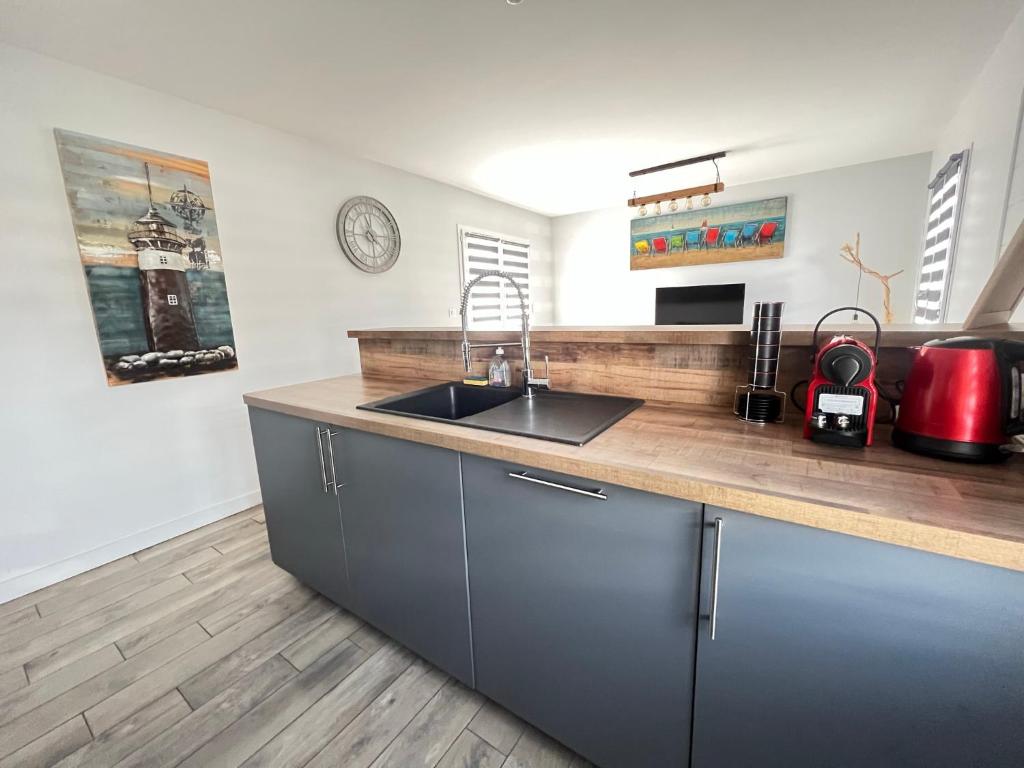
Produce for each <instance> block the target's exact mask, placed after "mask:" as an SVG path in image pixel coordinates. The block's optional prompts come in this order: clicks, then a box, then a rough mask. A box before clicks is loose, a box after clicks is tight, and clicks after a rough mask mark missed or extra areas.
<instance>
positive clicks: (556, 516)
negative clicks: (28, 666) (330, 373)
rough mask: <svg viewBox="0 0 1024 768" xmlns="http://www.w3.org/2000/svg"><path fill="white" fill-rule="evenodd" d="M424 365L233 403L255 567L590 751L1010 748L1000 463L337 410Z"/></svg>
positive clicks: (943, 753)
mask: <svg viewBox="0 0 1024 768" xmlns="http://www.w3.org/2000/svg"><path fill="white" fill-rule="evenodd" d="M445 343H448V342H445ZM407 349H413V347H409V348H407ZM456 352H457V350H456ZM419 353H422V349H420V350H419ZM627 356H628V355H627ZM438 359H439V361H441V362H439V365H442V364H443V365H447V364H448V362H449V361H447V358H446V357H445V356H444V355H440V356H439V357H438ZM364 360H365V357H364ZM585 364H586V365H592V362H588V363H585ZM427 383H430V382H429V381H424V380H423V379H422V378H420V379H398V378H383V377H374V376H366V375H353V376H343V377H339V378H334V379H326V380H323V381H315V382H309V383H305V384H296V385H291V386H285V387H280V388H277V389H272V390H266V391H263V392H255V393H250V394H248V395H246V396H245V401H246V403H247V404H248V406H249V409H250V419H251V422H252V427H253V439H254V444H255V448H256V457H257V464H258V467H259V471H260V479H261V485H262V489H263V496H264V506H265V509H266V519H267V529H268V534H269V538H270V546H271V552H272V555H273V558H274V561H275V562H276V563H277V564H278V565H280V566H281V567H283V568H285V569H286V570H289V571H290V572H291V573H293V574H295V575H296V576H298V577H299V578H300V579H302V580H303V581H305V582H306V583H308V584H310V585H311V586H313V587H315V588H316V589H318V590H319V591H321V592H322V593H323V594H326V595H328V596H329V597H331V599H333V600H335V601H336V602H338V603H339V604H340V605H342V606H344V607H346V608H348V609H349V610H351V611H353V612H354V613H356V614H358V615H360V616H361V617H362V618H364V619H365V620H367V621H368V622H370V623H371V624H373V625H374V626H377V627H378V628H379V629H381V630H382V631H384V632H385V633H386V634H388V635H390V636H391V637H393V638H395V639H396V640H398V641H399V642H401V643H402V644H404V645H406V646H407V647H408V648H410V649H411V650H413V651H414V652H416V653H417V654H419V655H420V656H422V657H423V658H425V659H426V660H427V661H429V662H430V663H432V664H433V665H435V666H437V667H439V668H440V669H442V670H443V671H445V672H447V673H448V674H450V675H452V676H453V677H455V678H457V679H458V680H460V681H461V682H463V683H464V684H466V685H468V686H470V687H472V688H475V689H476V690H478V691H480V692H482V693H484V694H485V695H487V696H489V697H490V698H492V699H494V700H495V701H497V702H498V703H499V704H501V705H503V706H504V707H506V708H508V709H509V710H511V711H512V712H514V713H515V714H517V715H519V716H520V717H522V718H523V719H525V720H527V721H528V722H530V723H532V724H533V725H535V726H537V727H538V728H540V729H541V730H543V731H545V732H547V733H548V734H550V735H551V736H553V737H555V738H556V739H558V740H559V741H561V742H563V743H564V744H566V745H568V746H569V747H571V748H573V749H574V750H576V751H577V752H579V753H580V754H582V755H584V756H586V757H587V758H588V759H590V760H591V761H593V762H594V763H595V764H596V765H598V766H604V768H619V767H620V766H621V767H622V768H627V767H628V768H642V767H645V766H650V767H651V768H663V767H664V766H686V765H690V766H693V768H727V767H729V768H731V766H736V765H758V766H779V767H780V768H781V767H782V766H786V767H787V768H790V767H791V766H801V765H807V766H818V765H825V764H838V765H844V766H865V767H866V766H877V765H888V764H895V765H901V766H921V767H922V768H924V766H928V768H936V766H949V768H953V766H962V765H979V766H1003V765H1015V764H1020V763H1021V758H1022V757H1024V732H1022V731H1021V729H1020V728H1019V723H1020V722H1021V720H1022V718H1024V648H1022V646H1021V644H1020V637H1021V636H1024V487H1022V486H1024V484H1022V483H1021V480H1022V479H1024V470H1022V464H1024V462H1020V461H1019V460H1018V459H1017V458H1016V457H1015V458H1014V459H1011V461H1010V462H1008V463H1006V464H1003V465H998V466H971V465H962V464H951V463H947V462H942V461H939V460H936V459H929V458H925V457H921V456H916V455H913V454H909V453H904V452H902V451H899V450H898V449H896V448H894V447H893V446H892V445H890V444H889V442H888V428H887V427H882V428H880V429H879V430H878V432H877V434H876V438H877V443H876V445H875V446H873V447H871V448H868V449H845V448H836V447H829V446H824V445H819V444H816V443H812V442H810V441H807V440H804V439H802V437H801V436H800V429H799V425H798V423H797V422H798V421H799V420H798V419H791V420H790V422H789V423H785V424H781V425H767V426H755V425H750V424H745V423H743V422H739V421H738V420H736V419H735V418H734V417H733V416H732V414H731V413H730V412H729V410H728V409H725V408H723V407H721V406H718V405H706V404H695V403H687V402H648V403H647V404H645V405H644V406H643V407H641V408H639V409H638V410H635V411H633V412H632V413H630V414H629V415H628V416H626V417H625V418H624V419H622V420H621V421H619V422H618V423H617V424H615V425H614V426H612V427H611V428H609V429H608V430H607V431H605V432H603V433H601V434H600V435H598V436H597V437H596V438H594V439H593V440H591V441H590V442H588V443H587V444H585V445H583V446H572V445H566V444H560V443H553V442H547V441H542V440H536V439H530V438H524V437H517V436H514V435H507V434H500V433H494V432H486V431H482V430H478V429H472V428H468V427H464V426H458V425H455V424H447V423H439V422H434V421H424V420H420V419H414V418H409V417H405V416H398V415H391V414H386V413H380V412H374V411H367V410H361V409H358V408H357V406H358V405H360V404H363V403H367V402H370V401H374V400H378V399H380V398H383V397H387V396H390V395H395V394H399V393H403V392H408V391H411V390H415V389H418V388H420V387H422V386H424V384H427ZM616 386H618V385H616Z"/></svg>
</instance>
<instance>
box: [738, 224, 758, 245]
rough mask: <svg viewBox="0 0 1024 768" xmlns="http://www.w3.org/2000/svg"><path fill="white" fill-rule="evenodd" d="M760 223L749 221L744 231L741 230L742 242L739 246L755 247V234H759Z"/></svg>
mask: <svg viewBox="0 0 1024 768" xmlns="http://www.w3.org/2000/svg"><path fill="white" fill-rule="evenodd" d="M757 225H758V222H756V221H748V222H747V223H746V224H744V225H743V229H741V230H740V241H739V245H753V243H754V233H755V232H757Z"/></svg>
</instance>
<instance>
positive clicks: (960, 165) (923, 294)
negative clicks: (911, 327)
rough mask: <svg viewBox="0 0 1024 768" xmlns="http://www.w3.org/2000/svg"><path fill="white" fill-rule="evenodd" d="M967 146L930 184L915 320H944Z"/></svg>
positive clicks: (936, 321)
mask: <svg viewBox="0 0 1024 768" xmlns="http://www.w3.org/2000/svg"><path fill="white" fill-rule="evenodd" d="M966 169H967V150H966V149H965V150H964V151H963V152H959V153H957V154H955V155H952V156H951V157H950V158H949V162H947V163H946V165H945V166H943V168H942V170H941V171H939V173H938V174H937V175H936V176H935V178H934V179H933V180H932V183H931V184H929V185H928V224H927V227H926V230H925V242H924V255H923V257H922V259H921V272H920V276H919V278H918V282H917V300H916V302H915V305H914V322H915V323H941V322H943V321H944V320H945V318H946V295H947V293H948V289H949V278H950V273H951V271H952V267H953V251H954V250H955V249H956V234H957V224H958V220H959V218H960V209H961V204H962V201H963V191H964V189H963V188H964V179H965V171H966Z"/></svg>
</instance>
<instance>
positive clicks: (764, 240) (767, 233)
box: [755, 221, 779, 245]
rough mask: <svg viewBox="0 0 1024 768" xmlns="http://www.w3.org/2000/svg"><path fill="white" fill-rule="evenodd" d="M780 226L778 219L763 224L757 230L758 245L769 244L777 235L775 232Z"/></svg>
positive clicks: (756, 239)
mask: <svg viewBox="0 0 1024 768" xmlns="http://www.w3.org/2000/svg"><path fill="white" fill-rule="evenodd" d="M778 228H779V223H778V222H777V221H766V222H765V223H764V224H762V225H761V228H760V229H759V230H757V237H756V238H755V241H756V242H757V244H758V245H767V244H768V243H770V242H771V241H772V238H773V237H775V232H776V230H777V229H778Z"/></svg>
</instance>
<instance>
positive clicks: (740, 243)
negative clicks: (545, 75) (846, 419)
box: [624, 197, 1024, 768]
mask: <svg viewBox="0 0 1024 768" xmlns="http://www.w3.org/2000/svg"><path fill="white" fill-rule="evenodd" d="M788 235H789V227H788V223H787V219H786V198H785V197H773V198H768V199H766V200H752V201H750V202H745V203H733V204H729V205H721V206H709V207H707V208H704V207H700V208H698V209H690V210H680V206H678V205H677V206H675V208H674V209H671V208H670V210H669V212H668V213H664V214H662V213H657V214H655V215H654V216H637V217H635V218H634V219H632V220H631V221H630V224H629V243H628V245H625V244H624V246H625V247H627V248H629V268H630V269H635V270H640V269H662V268H677V267H691V266H695V265H697V264H723V263H728V262H734V261H755V260H756V261H761V260H765V259H781V258H782V252H783V249H784V246H785V244H786V240H788V239H789V237H788ZM1021 768H1024V766H1022V767H1021Z"/></svg>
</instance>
